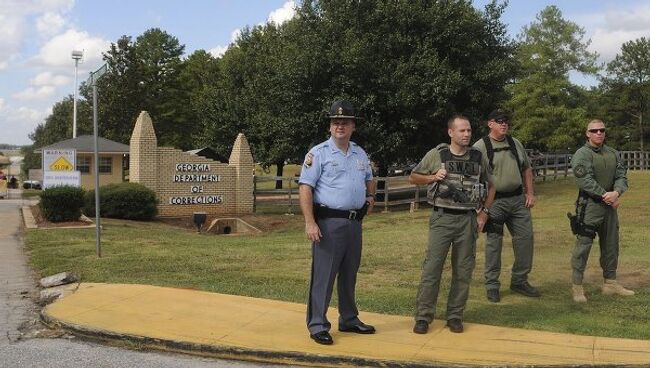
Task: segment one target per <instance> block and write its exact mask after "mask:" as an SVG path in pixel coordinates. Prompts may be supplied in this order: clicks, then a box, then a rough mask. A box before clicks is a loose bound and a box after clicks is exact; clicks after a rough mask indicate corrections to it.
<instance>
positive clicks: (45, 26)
mask: <svg viewBox="0 0 650 368" xmlns="http://www.w3.org/2000/svg"><path fill="white" fill-rule="evenodd" d="M64 24H65V19H63V17H62V16H61V15H59V14H56V13H45V14H43V15H41V16H40V17H38V19H36V29H37V30H38V32H39V33H40V34H41V35H42V36H52V35H55V34H57V33H59V31H61V29H62V28H63V25H64Z"/></svg>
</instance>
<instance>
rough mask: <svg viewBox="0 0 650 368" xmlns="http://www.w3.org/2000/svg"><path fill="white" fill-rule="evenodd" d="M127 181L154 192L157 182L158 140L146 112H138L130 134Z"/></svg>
mask: <svg viewBox="0 0 650 368" xmlns="http://www.w3.org/2000/svg"><path fill="white" fill-rule="evenodd" d="M130 146H131V148H130V158H129V181H131V182H133V183H140V184H142V185H144V186H146V187H147V188H149V189H151V190H153V191H154V192H156V189H157V181H158V176H157V173H158V140H157V139H156V132H155V131H154V130H153V122H152V121H151V117H150V116H149V114H148V113H147V112H146V111H142V112H140V116H138V119H137V120H136V122H135V127H134V128H133V134H131V142H130Z"/></svg>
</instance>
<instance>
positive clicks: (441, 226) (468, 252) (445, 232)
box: [415, 210, 478, 323]
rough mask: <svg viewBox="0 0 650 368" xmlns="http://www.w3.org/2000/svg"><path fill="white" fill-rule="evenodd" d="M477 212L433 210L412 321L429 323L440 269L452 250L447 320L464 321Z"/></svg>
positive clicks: (472, 263)
mask: <svg viewBox="0 0 650 368" xmlns="http://www.w3.org/2000/svg"><path fill="white" fill-rule="evenodd" d="M476 226H477V224H476V212H475V211H473V210H472V211H467V212H466V213H460V214H450V213H445V212H442V211H440V210H434V211H433V212H432V214H431V217H430V219H429V242H428V247H427V253H426V258H425V260H424V263H423V265H422V276H421V281H420V287H419V290H418V294H417V306H416V311H415V320H416V321H419V320H424V321H427V322H428V323H431V321H432V320H433V317H434V314H435V311H436V302H437V300H438V292H439V290H440V280H441V277H442V270H443V267H444V264H445V260H446V258H447V253H449V248H450V247H451V267H452V275H451V288H450V289H449V296H448V298H447V316H446V318H447V320H449V319H452V318H458V319H462V318H463V311H464V310H465V304H466V302H467V297H468V296H469V286H470V282H471V280H472V272H473V271H474V266H475V264H476V239H477V237H478V234H477V230H476Z"/></svg>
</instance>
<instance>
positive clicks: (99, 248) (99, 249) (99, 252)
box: [93, 77, 102, 258]
mask: <svg viewBox="0 0 650 368" xmlns="http://www.w3.org/2000/svg"><path fill="white" fill-rule="evenodd" d="M93 136H94V140H95V237H96V239H97V241H96V243H95V246H96V249H97V257H100V258H101V256H102V246H101V240H100V237H101V234H100V229H101V225H100V223H99V151H98V149H97V81H96V80H95V78H94V77H93Z"/></svg>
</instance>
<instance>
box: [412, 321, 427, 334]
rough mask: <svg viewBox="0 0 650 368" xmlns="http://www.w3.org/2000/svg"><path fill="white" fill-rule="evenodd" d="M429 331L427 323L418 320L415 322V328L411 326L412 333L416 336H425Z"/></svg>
mask: <svg viewBox="0 0 650 368" xmlns="http://www.w3.org/2000/svg"><path fill="white" fill-rule="evenodd" d="M427 331H429V323H428V322H427V321H423V320H418V321H415V326H413V332H415V333H416V334H425V333H427Z"/></svg>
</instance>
